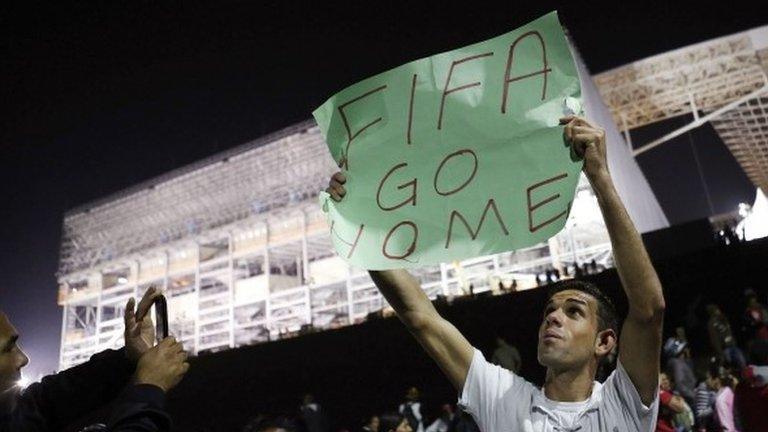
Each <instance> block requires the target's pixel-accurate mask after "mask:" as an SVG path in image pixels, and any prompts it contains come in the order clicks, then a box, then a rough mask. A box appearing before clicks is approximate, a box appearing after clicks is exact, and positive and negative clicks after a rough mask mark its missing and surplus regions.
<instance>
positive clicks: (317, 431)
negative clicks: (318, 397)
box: [299, 393, 329, 432]
mask: <svg viewBox="0 0 768 432" xmlns="http://www.w3.org/2000/svg"><path fill="white" fill-rule="evenodd" d="M299 412H300V413H301V420H302V421H303V422H304V426H305V427H306V428H307V432H328V430H329V425H328V417H326V415H325V412H324V411H323V409H322V407H321V406H320V404H318V403H317V402H315V397H314V396H313V395H312V394H310V393H307V394H305V395H304V398H303V400H302V403H301V407H300V408H299Z"/></svg>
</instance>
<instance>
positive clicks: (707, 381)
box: [694, 371, 717, 431]
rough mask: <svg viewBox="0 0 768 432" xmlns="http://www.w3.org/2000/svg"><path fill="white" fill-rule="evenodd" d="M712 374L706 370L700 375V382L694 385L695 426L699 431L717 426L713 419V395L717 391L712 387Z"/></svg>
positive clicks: (714, 395)
mask: <svg viewBox="0 0 768 432" xmlns="http://www.w3.org/2000/svg"><path fill="white" fill-rule="evenodd" d="M713 377H714V376H713V375H712V374H711V373H710V372H709V371H707V372H705V373H704V374H703V376H701V382H700V383H699V385H698V386H696V405H695V406H694V412H695V414H696V427H697V428H698V430H700V431H702V430H703V431H710V430H714V429H715V428H716V427H717V420H716V419H715V397H716V396H717V391H716V390H715V388H714V380H713Z"/></svg>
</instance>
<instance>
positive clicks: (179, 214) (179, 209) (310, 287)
mask: <svg viewBox="0 0 768 432" xmlns="http://www.w3.org/2000/svg"><path fill="white" fill-rule="evenodd" d="M334 171H335V164H334V162H333V160H332V159H331V158H330V156H329V154H328V151H327V149H326V147H325V144H324V141H323V139H322V137H321V135H320V132H319V129H318V128H317V126H315V124H314V123H312V122H305V123H301V124H299V125H296V126H294V127H291V128H288V129H286V130H283V131H281V132H279V133H276V134H273V135H271V136H268V137H265V138H264V139H260V140H257V141H255V142H252V143H249V144H247V145H244V146H242V147H240V148H237V149H235V150H233V151H230V152H226V153H222V154H219V155H216V156H215V157H213V158H209V159H207V160H205V161H202V162H200V163H198V164H195V165H193V166H190V167H187V168H183V169H180V170H177V171H174V172H171V173H169V174H168V175H165V176H163V177H161V178H158V179H154V180H152V181H150V182H147V183H144V184H141V185H138V186H136V187H134V188H131V189H130V190H127V191H125V192H122V193H120V194H118V195H116V196H113V197H109V198H107V199H104V200H101V201H99V202H96V203H91V204H89V205H87V206H83V207H81V208H79V209H76V210H73V211H71V212H69V213H68V214H67V215H66V216H65V219H64V238H63V241H62V243H63V245H62V251H61V263H60V267H59V275H58V278H59V284H60V286H59V303H60V304H61V305H63V309H64V311H63V316H62V334H61V341H62V343H61V352H60V368H62V369H65V368H68V367H70V366H73V365H76V364H78V363H81V362H83V361H85V360H87V358H88V357H89V356H90V355H92V354H93V353H95V352H97V351H99V350H102V349H105V348H110V347H115V346H119V345H120V344H121V343H122V331H123V324H122V315H123V312H124V305H125V303H126V301H127V300H128V299H129V298H130V297H138V296H140V295H141V294H143V293H144V291H145V290H146V289H147V288H148V287H149V286H151V285H155V286H158V287H161V288H163V290H164V291H165V293H166V296H167V297H168V303H169V313H170V317H169V319H170V326H171V332H172V333H173V334H174V335H175V336H176V337H177V338H178V339H180V340H181V341H183V342H184V344H185V346H186V347H187V348H188V349H189V350H190V351H191V352H193V353H200V352H206V351H218V350H223V349H228V348H232V347H237V346H242V345H247V344H253V343H259V342H264V341H268V340H272V339H276V338H280V337H285V336H289V335H293V334H296V333H297V332H298V331H299V330H300V329H301V328H302V327H303V326H306V325H308V324H311V325H312V327H314V328H316V329H324V328H334V327H339V326H344V325H349V324H353V323H356V322H360V321H362V320H364V319H365V318H366V316H367V315H368V314H369V313H371V312H375V311H379V310H381V309H382V308H384V307H386V303H385V301H384V300H383V298H382V297H381V296H380V294H379V293H378V291H377V289H376V288H375V286H374V285H373V282H372V281H371V279H370V278H369V277H368V275H367V273H366V272H364V271H362V270H360V269H355V268H351V267H349V266H348V265H347V264H346V263H344V262H343V261H342V260H341V259H340V258H338V257H337V256H336V254H335V252H334V250H333V247H332V244H331V240H330V236H329V232H328V231H329V230H328V226H327V224H326V222H325V216H324V214H323V213H322V211H321V210H320V208H319V206H318V205H317V192H318V191H319V190H321V189H322V188H323V187H324V185H325V184H326V183H327V179H328V177H329V175H330V174H331V173H332V172H334ZM593 259H594V260H596V261H597V262H598V263H600V264H601V265H603V266H610V265H612V261H611V254H610V244H609V242H608V238H607V234H606V232H605V227H604V225H603V223H602V219H601V218H600V213H599V210H598V209H597V203H596V199H595V197H594V194H592V192H591V189H590V188H589V185H588V183H587V182H586V181H584V179H582V181H581V182H580V184H579V189H578V192H577V196H576V199H575V201H574V205H573V207H572V211H571V219H570V220H569V223H568V228H567V229H566V230H564V231H563V232H561V233H560V234H559V235H558V236H556V237H554V238H552V239H550V241H548V242H547V243H543V244H540V245H537V246H534V247H531V248H528V249H525V250H518V251H515V252H509V253H503V254H498V255H492V256H487V257H479V258H474V259H471V260H466V261H462V262H455V263H448V264H442V265H437V266H431V267H425V268H421V269H419V270H417V271H416V272H415V274H416V275H417V277H419V278H420V280H421V282H422V285H423V288H424V290H425V291H426V292H427V294H428V295H429V296H430V297H431V298H435V297H436V296H437V295H438V294H443V295H447V296H453V295H462V294H466V293H467V292H468V290H469V287H470V286H472V288H473V289H474V291H475V292H481V291H484V290H498V289H499V288H500V286H499V284H500V283H501V284H502V285H503V286H509V285H510V284H511V283H512V281H513V280H515V281H516V283H517V285H518V289H526V288H531V287H534V286H536V281H535V275H536V274H537V273H539V272H543V271H544V270H546V269H550V268H553V267H554V268H559V269H561V270H564V268H565V267H568V266H572V265H573V264H575V263H584V262H589V261H591V260H593Z"/></svg>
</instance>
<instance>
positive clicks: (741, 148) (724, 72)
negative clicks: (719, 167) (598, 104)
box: [594, 26, 768, 190]
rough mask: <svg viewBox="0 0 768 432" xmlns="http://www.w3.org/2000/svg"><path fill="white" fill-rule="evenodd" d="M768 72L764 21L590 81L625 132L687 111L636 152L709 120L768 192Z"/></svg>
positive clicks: (748, 173)
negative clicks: (679, 122) (682, 123)
mask: <svg viewBox="0 0 768 432" xmlns="http://www.w3.org/2000/svg"><path fill="white" fill-rule="evenodd" d="M767 74H768V26H764V27H760V28H756V29H753V30H750V31H745V32H741V33H737V34H733V35H730V36H726V37H721V38H718V39H713V40H710V41H706V42H703V43H699V44H695V45H691V46H688V47H684V48H681V49H678V50H675V51H670V52H667V53H664V54H661V55H657V56H653V57H649V58H646V59H643V60H640V61H637V62H634V63H630V64H628V65H625V66H622V67H620V68H617V69H614V70H611V71H608V72H604V73H601V74H598V75H596V76H595V77H594V79H595V82H596V84H597V86H598V88H599V91H600V93H601V95H602V97H603V99H604V100H605V102H606V104H607V105H608V107H609V108H610V110H611V112H612V113H613V116H614V120H615V121H616V124H617V125H619V127H621V128H623V129H624V131H625V134H626V135H627V136H628V137H629V131H630V130H631V129H634V128H637V127H640V126H644V125H648V124H651V123H655V122H657V121H660V120H664V119H668V118H672V117H676V116H679V115H683V114H692V116H693V122H692V123H691V124H690V125H688V126H686V127H683V128H681V129H678V130H677V131H674V132H672V133H670V134H667V135H665V136H664V137H661V138H659V139H657V140H655V141H653V142H651V143H647V144H644V145H641V146H639V147H638V148H637V149H636V150H634V154H635V156H637V155H639V154H641V153H643V152H645V151H648V150H650V149H652V148H654V147H656V146H658V145H660V144H663V143H664V142H666V141H668V140H669V139H671V138H674V137H675V136H678V135H680V134H682V133H685V132H687V131H688V130H691V129H693V128H695V127H698V126H700V125H702V124H704V123H706V122H711V123H712V125H713V127H714V128H715V130H716V131H717V132H718V134H719V135H720V137H721V138H722V140H723V142H724V143H725V144H726V145H727V146H728V148H729V149H730V151H731V152H732V153H733V155H734V156H735V158H736V160H737V161H738V162H739V164H740V165H741V167H742V169H743V170H744V172H745V173H746V174H747V176H748V177H749V178H750V179H751V180H752V182H753V183H754V184H755V186H757V187H760V188H762V189H763V190H766V188H768V174H767V173H768V159H766V155H767V154H768V111H767V110H766V103H768V78H766V75H767ZM700 113H703V114H704V115H703V116H700Z"/></svg>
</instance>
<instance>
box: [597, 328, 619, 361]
mask: <svg viewBox="0 0 768 432" xmlns="http://www.w3.org/2000/svg"><path fill="white" fill-rule="evenodd" d="M615 346H616V331H614V330H613V329H606V330H603V331H600V332H598V333H597V337H596V338H595V354H596V355H597V356H598V357H603V356H606V355H608V353H610V352H611V351H613V348H614V347H615Z"/></svg>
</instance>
